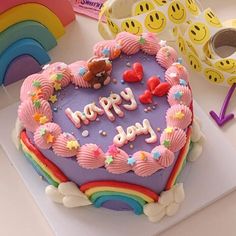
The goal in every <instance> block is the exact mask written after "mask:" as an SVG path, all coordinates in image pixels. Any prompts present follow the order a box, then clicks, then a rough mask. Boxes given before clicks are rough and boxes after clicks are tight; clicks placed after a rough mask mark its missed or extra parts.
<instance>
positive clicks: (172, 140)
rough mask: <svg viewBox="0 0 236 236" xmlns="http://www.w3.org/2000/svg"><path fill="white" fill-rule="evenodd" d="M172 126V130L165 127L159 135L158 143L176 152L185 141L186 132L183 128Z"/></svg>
mask: <svg viewBox="0 0 236 236" xmlns="http://www.w3.org/2000/svg"><path fill="white" fill-rule="evenodd" d="M168 128H172V131H168V130H167V129H165V130H164V131H163V132H162V134H161V137H160V143H161V144H162V145H163V146H165V147H166V148H168V149H169V150H170V151H172V152H178V151H179V150H180V149H181V148H182V147H183V146H184V145H185V143H186V139H187V138H186V133H185V132H184V130H182V129H180V128H177V127H168Z"/></svg>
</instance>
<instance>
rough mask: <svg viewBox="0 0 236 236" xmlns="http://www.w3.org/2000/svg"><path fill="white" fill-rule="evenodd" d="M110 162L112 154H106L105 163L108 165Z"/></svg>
mask: <svg viewBox="0 0 236 236" xmlns="http://www.w3.org/2000/svg"><path fill="white" fill-rule="evenodd" d="M112 162H113V157H112V156H107V157H106V161H105V163H106V164H107V165H110V164H111V163H112Z"/></svg>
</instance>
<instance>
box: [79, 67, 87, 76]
mask: <svg viewBox="0 0 236 236" xmlns="http://www.w3.org/2000/svg"><path fill="white" fill-rule="evenodd" d="M85 73H86V69H85V68H84V67H80V69H79V75H80V76H84V74H85Z"/></svg>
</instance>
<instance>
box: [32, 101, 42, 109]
mask: <svg viewBox="0 0 236 236" xmlns="http://www.w3.org/2000/svg"><path fill="white" fill-rule="evenodd" d="M34 106H35V107H36V108H40V106H41V102H40V100H35V101H34Z"/></svg>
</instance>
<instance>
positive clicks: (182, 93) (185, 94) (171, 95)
mask: <svg viewBox="0 0 236 236" xmlns="http://www.w3.org/2000/svg"><path fill="white" fill-rule="evenodd" d="M167 99H168V102H169V104H170V106H173V105H177V104H182V105H185V106H188V107H189V106H190V104H191V102H192V92H191V90H190V89H189V88H188V87H187V86H182V85H174V86H172V87H171V88H170V90H169V92H168V97H167Z"/></svg>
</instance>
